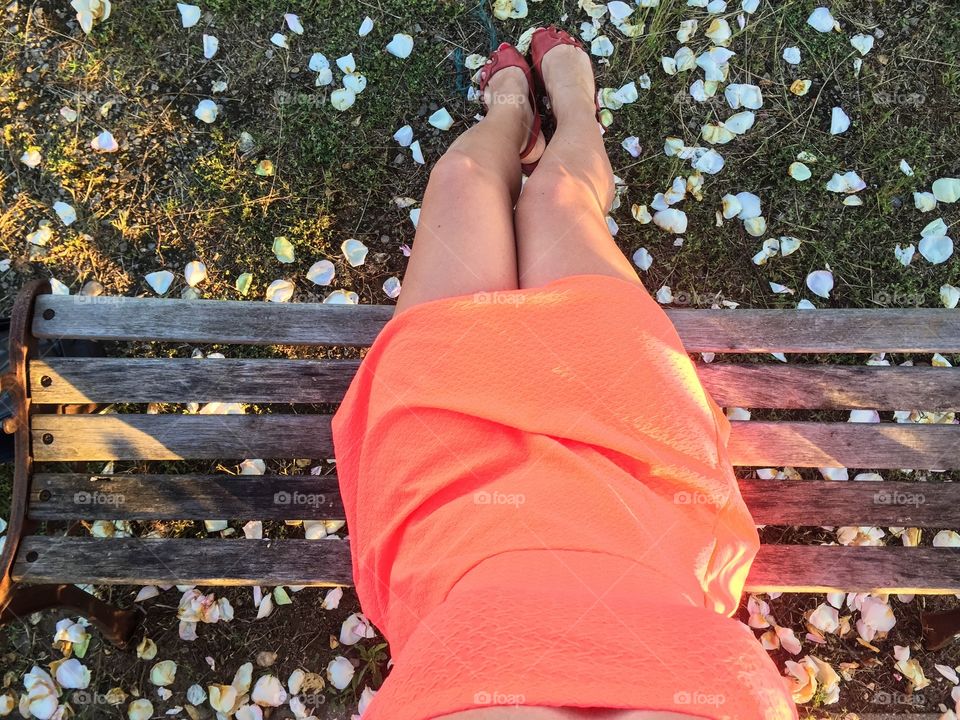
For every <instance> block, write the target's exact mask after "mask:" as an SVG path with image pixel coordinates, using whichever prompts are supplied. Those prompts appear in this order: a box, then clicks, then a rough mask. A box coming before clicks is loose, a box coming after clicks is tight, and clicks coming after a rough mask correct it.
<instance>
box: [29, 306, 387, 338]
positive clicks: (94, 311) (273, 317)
mask: <svg viewBox="0 0 960 720" xmlns="http://www.w3.org/2000/svg"><path fill="white" fill-rule="evenodd" d="M51 311H52V316H51ZM393 311H394V308H393V307H392V306H389V305H324V304H322V303H269V302H245V301H238V300H217V301H210V302H207V301H199V300H198V301H187V302H185V301H183V300H168V299H160V298H127V297H88V298H85V297H82V296H64V295H42V296H40V297H39V298H37V304H36V310H35V312H34V317H33V332H34V335H35V336H36V337H39V338H59V337H69V338H87V339H91V340H160V341H172V342H189V343H238V344H242V345H343V346H363V345H369V344H370V343H372V342H373V340H374V339H375V338H376V337H377V334H378V333H379V332H380V330H381V329H382V328H383V326H384V325H386V323H387V321H388V320H390V318H391V317H392V316H393Z"/></svg>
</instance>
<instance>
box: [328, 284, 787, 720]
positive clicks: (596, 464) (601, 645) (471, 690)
mask: <svg viewBox="0 0 960 720" xmlns="http://www.w3.org/2000/svg"><path fill="white" fill-rule="evenodd" d="M333 434H334V443H335V447H336V455H337V466H338V473H339V478H340V486H341V491H342V495H343V501H344V506H345V509H346V516H347V521H348V529H349V533H350V540H351V547H352V551H353V575H354V579H355V582H356V588H357V592H358V594H359V597H360V603H361V606H362V607H363V610H364V612H365V613H366V615H367V617H368V618H369V619H370V620H371V621H372V622H373V623H374V624H375V625H376V627H377V628H379V630H380V631H381V632H382V633H383V635H384V637H385V638H386V640H387V641H388V642H389V643H390V648H391V653H392V656H393V661H394V667H393V669H392V671H391V672H390V674H389V676H388V677H387V679H386V681H385V682H384V684H383V687H382V688H381V689H380V692H379V693H378V694H377V696H376V697H375V698H374V700H373V701H372V703H371V704H370V705H369V707H368V709H367V712H366V713H365V715H364V718H365V720H381V719H382V720H426V719H427V718H433V717H438V716H441V715H446V714H449V713H453V712H456V711H461V710H467V709H471V708H477V707H487V706H490V705H544V706H573V707H606V708H633V709H645V710H663V711H674V712H684V713H687V714H690V715H695V716H701V717H706V718H750V719H757V720H759V719H760V718H763V719H764V720H780V719H786V718H795V717H796V708H795V706H794V704H793V702H792V701H791V698H790V693H789V692H788V691H787V689H786V686H785V684H784V683H783V681H782V680H781V678H780V676H779V673H778V672H777V669H776V667H775V665H774V663H773V662H772V661H771V660H770V658H769V657H768V656H767V654H766V652H765V651H764V650H763V649H762V648H761V647H760V645H759V643H758V642H757V641H756V639H755V638H754V637H753V635H752V633H751V631H750V630H749V629H747V628H746V627H745V626H744V625H742V624H741V623H739V622H737V621H735V620H733V619H730V617H729V616H730V615H732V614H733V613H734V611H735V610H736V608H737V605H738V602H739V599H740V595H741V591H742V589H743V583H744V580H745V578H746V576H747V572H748V571H749V569H750V563H751V562H752V560H753V558H754V555H755V554H756V551H757V548H758V546H759V540H758V537H757V533H756V529H755V527H754V524H753V521H752V520H751V518H750V514H749V512H748V511H747V508H746V506H745V505H744V503H743V500H742V498H741V497H740V493H739V491H738V489H737V484H736V480H735V477H734V474H733V470H732V467H731V465H730V462H729V460H728V458H727V455H726V449H725V446H726V439H727V436H728V434H729V425H728V423H727V420H726V418H725V417H724V416H723V414H722V412H721V411H720V409H719V408H718V407H717V406H716V405H715V403H714V402H713V401H712V400H711V399H710V398H709V397H708V396H707V395H706V393H705V391H704V390H703V388H702V386H701V384H700V382H699V380H698V378H697V374H696V370H695V368H694V366H693V364H692V363H691V362H690V359H689V358H688V356H687V354H686V352H685V351H684V349H683V346H682V345H681V343H680V339H679V337H678V336H677V333H676V331H675V329H674V328H673V325H672V324H671V323H670V321H669V319H668V318H667V316H666V315H665V314H664V312H663V311H662V310H661V308H660V307H659V305H658V304H657V303H656V302H655V301H654V300H653V299H652V298H651V297H650V295H649V294H648V293H647V292H646V291H645V290H644V289H643V288H641V287H639V286H637V285H634V284H631V283H628V282H626V281H623V280H619V279H615V278H610V277H601V276H577V277H570V278H565V279H563V280H559V281H556V282H554V283H551V284H549V285H547V286H545V287H542V288H537V289H529V290H517V291H511V292H501V293H492V294H484V293H481V294H479V295H476V296H465V297H458V298H449V299H444V300H439V301H435V302H430V303H425V304H423V305H418V306H415V307H413V308H410V309H409V310H407V311H405V312H403V313H401V314H399V315H398V316H396V317H395V318H394V319H393V320H391V322H390V323H388V324H387V326H386V328H385V329H384V330H383V332H382V333H381V335H380V336H379V337H378V338H377V340H376V342H375V343H374V345H373V347H372V348H371V349H370V352H369V354H368V355H367V357H366V358H365V360H364V361H363V363H362V364H361V367H360V370H359V372H358V374H357V376H356V378H355V380H354V381H353V384H352V385H351V387H350V389H349V391H348V393H347V395H346V398H345V399H344V402H343V404H342V405H341V407H340V410H339V412H338V413H337V415H336V417H335V418H334V423H333Z"/></svg>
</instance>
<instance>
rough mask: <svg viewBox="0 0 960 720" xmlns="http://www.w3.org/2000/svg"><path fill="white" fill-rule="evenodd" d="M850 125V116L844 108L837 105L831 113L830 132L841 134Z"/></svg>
mask: <svg viewBox="0 0 960 720" xmlns="http://www.w3.org/2000/svg"><path fill="white" fill-rule="evenodd" d="M849 127H850V117H849V116H848V115H847V114H846V113H845V112H844V111H843V109H842V108H839V107H835V108H833V110H832V111H831V113H830V134H831V135H839V134H841V133H844V132H846V131H847V129H848V128H849Z"/></svg>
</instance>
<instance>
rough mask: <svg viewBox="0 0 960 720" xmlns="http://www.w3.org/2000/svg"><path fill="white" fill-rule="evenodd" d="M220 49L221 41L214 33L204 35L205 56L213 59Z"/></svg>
mask: <svg viewBox="0 0 960 720" xmlns="http://www.w3.org/2000/svg"><path fill="white" fill-rule="evenodd" d="M219 49H220V41H219V40H218V39H217V38H216V37H214V36H213V35H206V34H204V36H203V56H204V57H205V58H206V59H207V60H212V59H213V56H214V55H216V54H217V50H219Z"/></svg>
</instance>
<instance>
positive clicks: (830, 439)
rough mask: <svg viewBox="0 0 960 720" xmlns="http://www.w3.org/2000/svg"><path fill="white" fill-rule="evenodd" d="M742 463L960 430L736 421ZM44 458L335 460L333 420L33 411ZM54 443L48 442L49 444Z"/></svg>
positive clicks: (892, 447)
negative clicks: (48, 412) (64, 413)
mask: <svg viewBox="0 0 960 720" xmlns="http://www.w3.org/2000/svg"><path fill="white" fill-rule="evenodd" d="M732 426H733V430H732V433H731V437H730V444H729V448H730V458H731V460H732V462H733V464H734V465H740V466H752V467H769V466H783V465H792V466H794V467H833V466H845V467H850V468H873V469H888V468H914V469H930V470H949V469H951V468H952V467H956V466H957V465H960V462H958V461H960V425H912V424H909V425H908V424H896V423H879V424H868V423H816V422H760V421H749V422H734V423H732ZM32 437H33V453H34V458H35V459H36V460H38V461H61V460H62V461H73V460H136V459H141V460H181V459H217V458H220V459H239V458H248V457H252V458H296V457H301V458H313V459H323V458H329V457H332V441H331V433H330V417H329V416H327V415H173V414H171V415H136V414H129V415H34V416H33V428H32ZM47 441H49V442H47Z"/></svg>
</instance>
